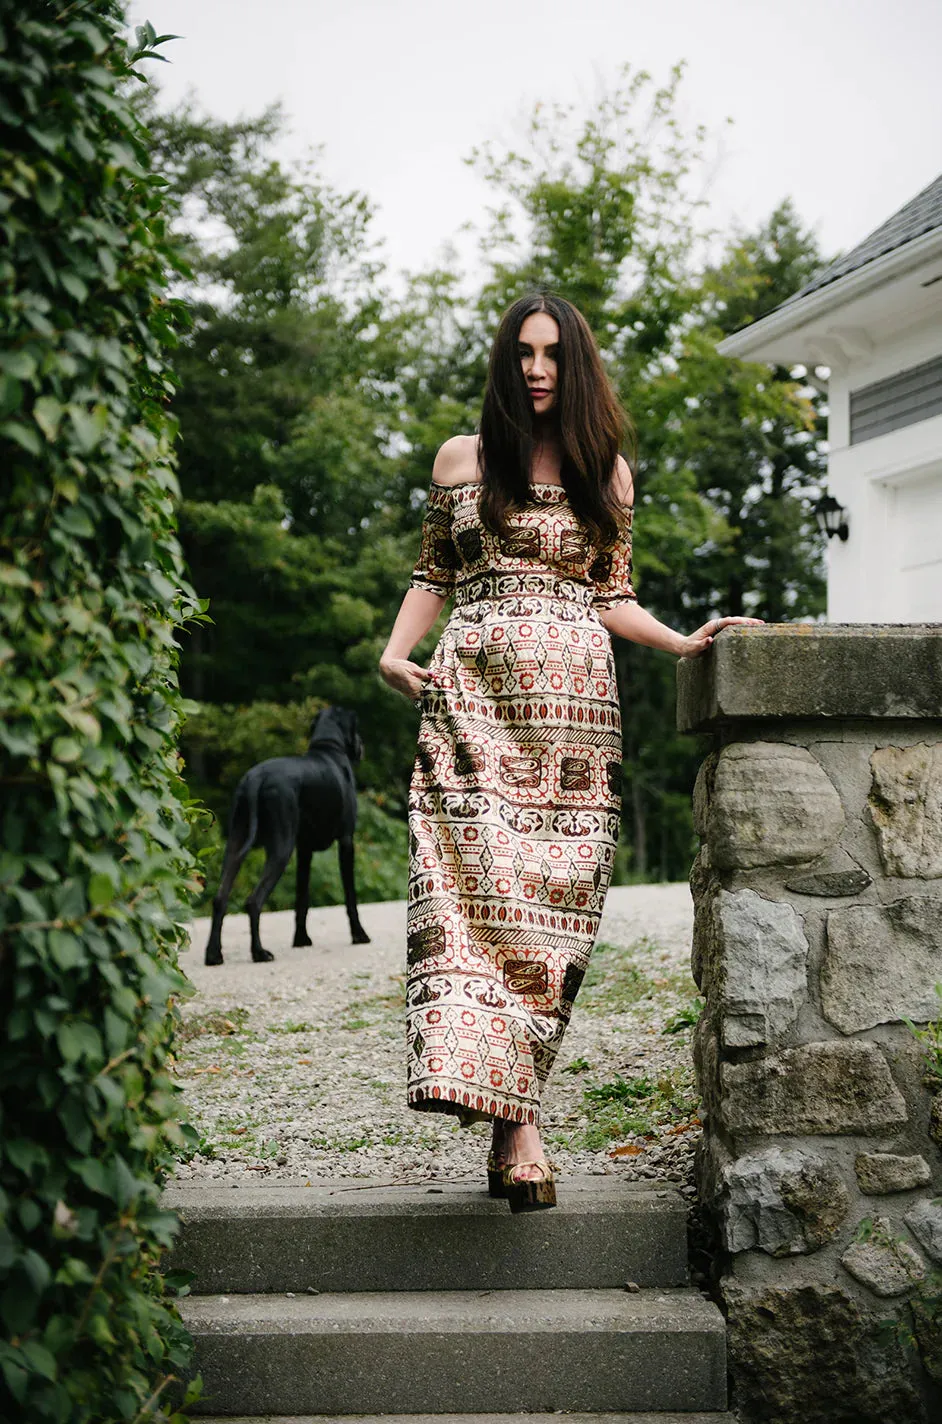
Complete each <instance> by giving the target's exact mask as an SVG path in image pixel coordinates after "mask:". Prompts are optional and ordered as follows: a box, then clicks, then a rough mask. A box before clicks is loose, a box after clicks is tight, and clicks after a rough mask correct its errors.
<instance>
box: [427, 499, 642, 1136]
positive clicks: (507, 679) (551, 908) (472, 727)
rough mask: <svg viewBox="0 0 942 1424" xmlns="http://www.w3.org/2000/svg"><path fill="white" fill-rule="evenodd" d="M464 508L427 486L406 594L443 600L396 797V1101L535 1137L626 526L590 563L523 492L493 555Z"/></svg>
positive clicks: (624, 567) (585, 875) (593, 876)
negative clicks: (404, 819) (520, 1127)
mask: <svg viewBox="0 0 942 1424" xmlns="http://www.w3.org/2000/svg"><path fill="white" fill-rule="evenodd" d="M479 497H480V486H479V485H478V484H476V483H472V482H468V483H465V484H461V485H456V486H445V485H439V484H436V483H435V482H434V481H433V482H432V485H431V489H430V491H429V496H428V505H427V508H426V512H425V518H424V522H423V527H422V542H421V548H420V551H419V558H418V562H417V563H416V565H415V569H414V572H413V575H412V579H411V586H412V587H413V588H424V589H430V590H431V591H432V592H434V593H438V594H443V595H449V596H452V597H453V599H454V602H453V607H452V611H451V614H450V616H449V618H448V621H447V624H446V626H445V629H444V632H443V633H442V636H441V638H440V640H439V643H438V645H437V647H436V648H435V651H434V653H433V655H432V658H431V660H430V663H429V671H430V673H431V680H430V681H429V682H427V683H426V684H425V687H424V689H423V692H422V696H421V698H420V700H419V705H420V707H421V712H422V719H421V725H420V728H419V736H418V748H417V753H416V759H415V765H414V768H413V773H412V780H411V784H410V791H409V900H408V939H407V966H408V968H407V988H406V1001H407V1009H406V1018H407V1040H408V1043H407V1053H408V1059H407V1065H408V1067H407V1091H408V1102H409V1105H410V1106H411V1107H413V1108H418V1109H423V1110H432V1111H444V1112H452V1113H456V1114H458V1115H459V1116H460V1117H462V1118H463V1119H464V1120H465V1121H469V1120H474V1119H475V1118H479V1117H501V1118H509V1119H512V1120H513V1121H515V1122H530V1123H539V1120H540V1090H541V1087H542V1085H543V1083H544V1082H545V1080H546V1077H547V1074H548V1073H549V1071H550V1068H551V1067H552V1065H553V1061H554V1059H555V1057H556V1054H557V1052H558V1051H559V1046H560V1043H561V1041H562V1037H563V1034H564V1033H565V1030H566V1025H567V1023H568V1022H569V1018H570V1014H571V1011H572V1005H573V1001H574V999H575V997H576V994H577V992H578V989H579V985H580V984H581V982H582V979H583V976H584V974H585V971H586V966H587V964H588V960H589V955H590V953H591V950H592V946H593V944H594V943H595V938H596V934H597V931H598V924H599V918H600V915H601V912H602V906H603V902H604V899H605V894H606V891H607V889H608V885H609V881H610V879H611V872H612V861H613V857H614V852H615V846H616V843H617V840H618V830H619V820H620V810H621V754H622V748H621V718H620V710H619V704H618V696H617V690H616V686H615V666H614V658H613V655H612V646H611V637H610V634H609V633H608V630H607V629H606V627H605V625H604V624H603V623H602V621H601V619H600V618H599V612H598V611H599V609H601V608H612V607H614V606H615V605H616V604H617V603H620V602H624V601H625V600H628V599H634V597H635V593H634V590H633V588H632V586H631V522H630V511H629V512H628V521H627V525H626V529H625V531H624V533H623V535H622V537H621V538H620V539H619V541H618V543H617V545H616V546H615V547H614V548H613V549H610V550H607V551H604V552H598V551H596V550H594V549H593V548H592V547H591V546H590V544H589V541H588V539H587V537H586V535H585V533H584V531H583V529H582V527H581V525H580V524H579V521H578V520H577V519H576V516H575V514H574V513H573V511H572V509H571V508H570V505H569V501H568V497H567V495H566V492H565V490H564V489H563V488H562V486H560V485H550V484H540V483H535V482H534V483H532V484H531V487H530V499H529V502H528V503H527V505H526V506H525V507H524V508H522V509H520V510H517V511H515V512H513V513H511V515H510V523H511V526H512V527H511V532H510V534H509V536H507V537H504V538H502V539H498V538H497V537H496V536H495V535H494V534H492V533H491V532H490V530H488V529H487V528H485V527H484V525H483V524H482V523H481V520H480V517H479V513H478V503H479Z"/></svg>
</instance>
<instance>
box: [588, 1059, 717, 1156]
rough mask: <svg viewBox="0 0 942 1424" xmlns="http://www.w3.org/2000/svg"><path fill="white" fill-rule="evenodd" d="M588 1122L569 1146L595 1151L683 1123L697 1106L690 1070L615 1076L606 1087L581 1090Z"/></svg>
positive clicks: (677, 1069)
mask: <svg viewBox="0 0 942 1424" xmlns="http://www.w3.org/2000/svg"><path fill="white" fill-rule="evenodd" d="M582 1097H583V1102H584V1104H585V1107H586V1109H587V1110H588V1111H589V1112H590V1113H591V1121H590V1122H589V1123H588V1124H587V1126H586V1127H585V1128H583V1129H582V1131H581V1132H580V1133H576V1134H574V1136H573V1139H572V1145H573V1146H577V1147H578V1146H582V1147H584V1148H588V1149H589V1150H595V1149H598V1148H600V1147H605V1146H607V1145H608V1144H609V1143H610V1142H612V1141H613V1140H615V1139H617V1138H621V1137H627V1136H628V1135H629V1134H632V1133H635V1134H639V1135H647V1136H650V1135H652V1134H653V1133H654V1132H655V1131H656V1130H657V1129H659V1128H664V1127H666V1126H668V1125H669V1124H671V1123H674V1122H685V1121H687V1120H688V1119H689V1118H690V1117H692V1116H693V1115H694V1113H695V1112H696V1110H697V1107H698V1106H699V1098H698V1096H697V1091H696V1085H695V1082H694V1076H693V1068H692V1067H691V1066H690V1065H688V1064H683V1065H678V1066H677V1067H676V1068H671V1069H670V1070H669V1071H667V1072H665V1073H661V1074H660V1075H659V1076H658V1077H656V1078H652V1077H648V1076H647V1075H644V1074H642V1075H641V1076H639V1077H637V1078H632V1079H627V1078H623V1077H621V1075H619V1076H618V1077H616V1078H615V1079H613V1081H612V1082H610V1083H600V1084H598V1085H596V1086H595V1087H590V1088H585V1089H584V1090H583V1094H582Z"/></svg>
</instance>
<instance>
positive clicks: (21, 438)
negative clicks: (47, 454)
mask: <svg viewBox="0 0 942 1424" xmlns="http://www.w3.org/2000/svg"><path fill="white" fill-rule="evenodd" d="M0 435H3V436H5V437H6V438H7V440H14V441H15V442H16V444H17V445H19V446H21V447H22V449H24V450H25V451H26V453H27V454H28V455H39V454H41V452H42V448H43V447H42V444H41V443H40V439H39V435H38V433H37V432H36V431H35V430H34V429H33V427H32V426H31V425H24V424H23V422H22V421H21V420H5V421H4V422H3V424H2V425H0Z"/></svg>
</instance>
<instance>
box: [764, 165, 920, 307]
mask: <svg viewBox="0 0 942 1424" xmlns="http://www.w3.org/2000/svg"><path fill="white" fill-rule="evenodd" d="M937 227H942V173H940V174H939V176H938V178H934V179H933V180H932V182H931V183H930V184H929V186H928V187H927V188H923V190H922V192H921V193H917V194H916V196H915V198H910V200H909V202H908V203H904V204H903V206H902V207H901V208H900V209H899V211H898V212H895V213H894V214H893V216H892V217H891V218H887V220H886V222H884V223H881V224H880V226H879V227H878V228H874V230H873V232H872V233H871V234H870V236H869V237H865V238H864V240H863V242H858V244H857V246H856V247H852V248H851V250H850V252H845V253H844V255H843V257H838V258H837V259H836V260H835V261H834V262H832V263H830V265H829V266H827V267H825V268H824V270H823V271H822V272H819V273H818V275H817V277H814V278H812V280H811V281H810V282H808V283H807V284H806V285H805V286H804V287H802V288H801V291H799V292H795V293H794V294H793V295H792V296H790V297H789V298H788V299H787V300H786V301H784V302H783V303H782V306H788V305H790V303H792V302H797V301H800V300H801V298H802V297H806V296H807V295H808V293H809V292H816V291H817V290H818V288H819V287H826V286H827V285H828V283H829V282H836V281H837V279H838V278H839V277H846V276H847V274H848V272H856V271H857V269H858V268H859V267H866V265H867V263H868V262H873V261H874V260H875V259H876V258H877V257H882V256H883V254H884V253H885V252H892V251H893V249H894V248H895V247H902V246H903V245H904V244H905V243H907V242H912V240H913V238H915V237H921V236H922V234H923V233H924V232H931V231H932V229H933V228H937Z"/></svg>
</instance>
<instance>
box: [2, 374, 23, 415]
mask: <svg viewBox="0 0 942 1424" xmlns="http://www.w3.org/2000/svg"><path fill="white" fill-rule="evenodd" d="M22 404H23V387H22V386H21V385H20V383H19V381H18V380H17V379H16V377H15V376H11V375H10V374H9V373H6V374H4V375H2V376H0V417H2V416H7V415H12V414H13V412H14V411H15V410H19V408H20V406H21V405H22Z"/></svg>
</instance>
